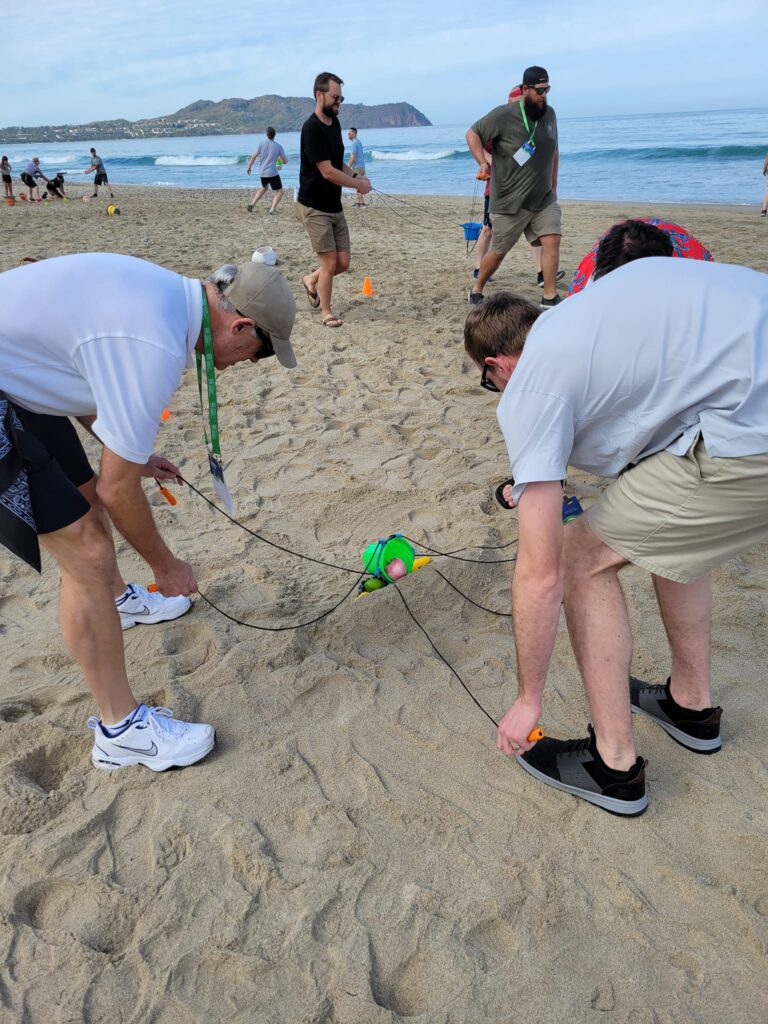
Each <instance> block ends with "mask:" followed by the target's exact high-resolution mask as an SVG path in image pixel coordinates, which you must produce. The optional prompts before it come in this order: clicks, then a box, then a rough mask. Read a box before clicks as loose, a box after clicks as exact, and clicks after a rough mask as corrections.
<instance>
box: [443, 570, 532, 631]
mask: <svg viewBox="0 0 768 1024" xmlns="http://www.w3.org/2000/svg"><path fill="white" fill-rule="evenodd" d="M432 568H433V570H434V571H435V572H436V573H437V575H438V576H439V577H440V579H441V580H445V582H446V583H447V584H448V586H449V587H451V589H453V590H455V591H456V593H457V594H460V595H461V596H462V597H463V598H464V600H465V601H469V603H470V604H473V605H474V606H475V608H479V609H480V611H482V612H489V613H490V614H491V615H498V616H500V618H502V619H511V618H512V613H511V612H499V611H497V610H496V609H495V608H486V607H485V605H484V604H478V603H477V601H473V600H472V598H471V597H469V595H468V594H465V593H464V591H463V590H459V588H458V587H457V586H456V584H455V583H451V581H450V580H449V579H448V577H447V576H443V574H442V573H441V572H440V570H439V569H437V568H436V567H435V566H432Z"/></svg>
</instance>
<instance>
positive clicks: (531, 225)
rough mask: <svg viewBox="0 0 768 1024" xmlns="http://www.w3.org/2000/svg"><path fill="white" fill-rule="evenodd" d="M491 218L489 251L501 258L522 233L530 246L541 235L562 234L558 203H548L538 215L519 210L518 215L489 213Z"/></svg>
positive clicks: (560, 212)
mask: <svg viewBox="0 0 768 1024" xmlns="http://www.w3.org/2000/svg"><path fill="white" fill-rule="evenodd" d="M491 217H492V218H493V227H492V229H491V249H492V251H493V252H497V253H499V254H500V255H502V256H503V255H505V253H508V252H509V250H510V249H511V248H512V246H513V245H515V243H516V242H517V240H518V238H519V237H520V235H522V233H523V232H525V237H526V238H527V239H528V241H529V242H530V244H531V245H534V244H535V243H536V242H538V240H539V239H540V238H541V236H542V235H561V234H562V233H563V232H562V211H561V209H560V206H559V204H558V203H550V204H549V206H545V207H544V209H543V210H539V212H538V213H532V212H531V211H530V210H520V212H519V213H516V214H514V215H510V214H507V213H494V212H493V211H491Z"/></svg>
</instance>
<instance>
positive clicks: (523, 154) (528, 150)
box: [512, 100, 539, 167]
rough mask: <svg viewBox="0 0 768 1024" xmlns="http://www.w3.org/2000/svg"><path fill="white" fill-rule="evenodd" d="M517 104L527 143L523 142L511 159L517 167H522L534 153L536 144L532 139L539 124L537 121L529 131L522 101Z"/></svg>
mask: <svg viewBox="0 0 768 1024" xmlns="http://www.w3.org/2000/svg"><path fill="white" fill-rule="evenodd" d="M518 103H519V105H520V116H521V117H522V119H523V124H524V125H525V130H526V131H527V132H528V141H527V142H524V143H523V144H522V146H521V147H520V149H518V151H517V152H516V153H514V154H513V156H512V159H513V160H514V161H515V163H516V164H518V166H520V167H522V166H523V164H527V163H528V161H529V160H530V159H531V157H532V156H533V155H534V153H535V152H536V144H535V143H534V141H533V137H534V135H535V134H536V129H537V127H538V124H539V123H538V121H537V122H536V123H535V124H534V126H533V131H531V127H530V125H529V124H528V118H527V116H526V113H525V107H524V106H523V101H522V100H518Z"/></svg>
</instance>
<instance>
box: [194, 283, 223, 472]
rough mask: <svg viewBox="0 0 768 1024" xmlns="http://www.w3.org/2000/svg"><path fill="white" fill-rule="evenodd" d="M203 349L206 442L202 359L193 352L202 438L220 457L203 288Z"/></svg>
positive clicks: (217, 415)
mask: <svg viewBox="0 0 768 1024" xmlns="http://www.w3.org/2000/svg"><path fill="white" fill-rule="evenodd" d="M203 348H204V350H205V380H206V384H207V386H208V422H209V423H210V425H211V441H210V444H209V442H208V431H207V430H206V429H205V409H204V408H203V357H202V355H201V353H200V352H195V358H196V359H197V391H198V394H199V396H200V412H201V413H202V416H203V437H204V438H205V446H206V448H208V449H209V450H210V451H212V452H213V454H214V455H221V447H220V445H219V407H218V404H217V402H216V368H215V366H214V364H213V337H212V335H211V314H210V312H209V310H208V299H207V298H206V295H205V288H203Z"/></svg>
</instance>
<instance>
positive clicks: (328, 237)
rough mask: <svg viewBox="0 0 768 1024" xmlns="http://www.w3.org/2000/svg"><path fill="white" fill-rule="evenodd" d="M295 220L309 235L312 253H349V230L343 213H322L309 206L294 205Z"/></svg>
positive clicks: (350, 246)
mask: <svg viewBox="0 0 768 1024" xmlns="http://www.w3.org/2000/svg"><path fill="white" fill-rule="evenodd" d="M293 208H294V210H295V211H296V218H297V220H299V221H300V222H301V223H302V224H303V225H304V229H305V231H306V232H307V234H308V235H309V241H310V243H311V245H312V250H313V252H317V253H321V252H349V251H350V250H351V248H352V245H351V243H350V238H349V228H348V227H347V221H346V218H345V216H344V214H343V213H323V211H322V210H313V209H312V207H311V206H303V205H302V204H301V203H294V204H293Z"/></svg>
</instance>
